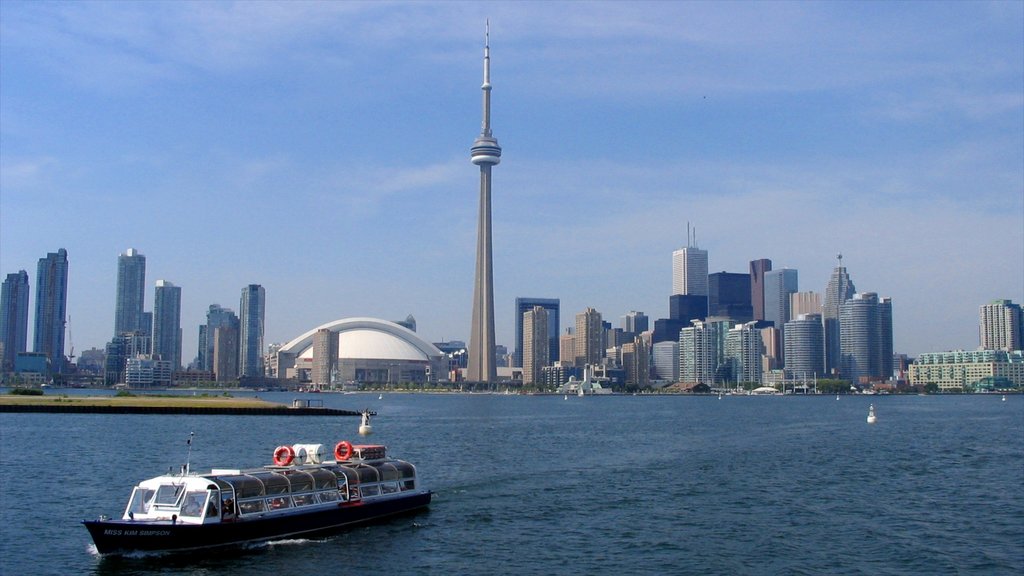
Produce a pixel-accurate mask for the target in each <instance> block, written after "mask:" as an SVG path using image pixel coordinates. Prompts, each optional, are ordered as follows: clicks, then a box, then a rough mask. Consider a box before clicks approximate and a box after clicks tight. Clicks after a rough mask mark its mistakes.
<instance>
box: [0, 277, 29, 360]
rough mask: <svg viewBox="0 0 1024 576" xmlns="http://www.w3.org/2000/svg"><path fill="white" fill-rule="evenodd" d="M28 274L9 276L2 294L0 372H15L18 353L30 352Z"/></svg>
mask: <svg viewBox="0 0 1024 576" xmlns="http://www.w3.org/2000/svg"><path fill="white" fill-rule="evenodd" d="M28 290H29V288H28V272H25V271H24V270H21V271H18V272H17V273H14V274H8V275H7V279H6V280H4V284H3V290H2V292H0V302H2V304H0V344H2V345H3V355H2V356H0V372H8V371H11V370H14V358H15V357H16V356H17V355H18V352H26V351H27V350H28Z"/></svg>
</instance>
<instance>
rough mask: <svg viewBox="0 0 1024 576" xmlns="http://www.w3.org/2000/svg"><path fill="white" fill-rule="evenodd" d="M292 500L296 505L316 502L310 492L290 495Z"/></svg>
mask: <svg viewBox="0 0 1024 576" xmlns="http://www.w3.org/2000/svg"><path fill="white" fill-rule="evenodd" d="M292 500H293V501H294V502H295V505H296V506H309V505H310V504H316V500H315V499H314V498H313V495H312V494H296V495H295V496H292Z"/></svg>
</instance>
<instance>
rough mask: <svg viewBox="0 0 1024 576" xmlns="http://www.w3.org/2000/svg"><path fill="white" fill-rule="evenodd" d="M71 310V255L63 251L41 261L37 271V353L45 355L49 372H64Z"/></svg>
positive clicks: (34, 346) (34, 343)
mask: <svg viewBox="0 0 1024 576" xmlns="http://www.w3.org/2000/svg"><path fill="white" fill-rule="evenodd" d="M67 307H68V252H67V250H65V249H63V248H61V249H60V250H57V251H56V252H50V253H49V254H47V255H46V258H40V259H39V266H38V267H37V269H36V323H35V330H34V334H33V346H32V350H33V351H34V352H40V353H43V354H46V358H47V360H48V361H49V362H50V372H52V373H55V374H60V373H62V372H63V371H64V324H65V321H66V319H67Z"/></svg>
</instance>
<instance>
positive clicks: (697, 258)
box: [672, 245, 708, 296]
mask: <svg viewBox="0 0 1024 576" xmlns="http://www.w3.org/2000/svg"><path fill="white" fill-rule="evenodd" d="M672 294H673V295H674V294H688V295H691V296H707V295H708V252H707V250H701V249H700V248H697V247H696V246H690V245H688V246H686V247H685V248H680V249H679V250H676V251H674V252H672Z"/></svg>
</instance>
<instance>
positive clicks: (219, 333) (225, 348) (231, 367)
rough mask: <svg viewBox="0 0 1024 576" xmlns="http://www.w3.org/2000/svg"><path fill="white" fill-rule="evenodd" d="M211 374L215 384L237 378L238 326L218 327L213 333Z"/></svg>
mask: <svg viewBox="0 0 1024 576" xmlns="http://www.w3.org/2000/svg"><path fill="white" fill-rule="evenodd" d="M213 373H214V377H215V378H216V379H217V382H230V381H232V380H234V379H236V378H238V326H237V325H235V326H219V327H217V328H216V329H214V331H213Z"/></svg>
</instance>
